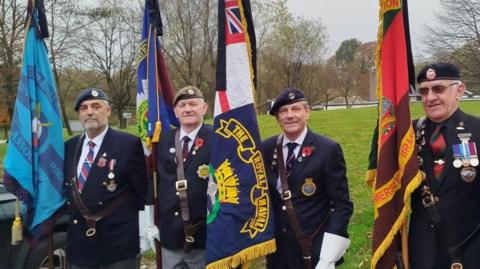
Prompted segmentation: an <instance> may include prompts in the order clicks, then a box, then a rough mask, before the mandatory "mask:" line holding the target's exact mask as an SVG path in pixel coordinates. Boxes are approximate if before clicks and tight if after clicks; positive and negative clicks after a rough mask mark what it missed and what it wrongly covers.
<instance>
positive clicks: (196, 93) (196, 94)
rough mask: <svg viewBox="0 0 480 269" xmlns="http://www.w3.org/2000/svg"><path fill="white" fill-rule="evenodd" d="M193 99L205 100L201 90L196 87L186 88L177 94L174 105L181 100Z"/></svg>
mask: <svg viewBox="0 0 480 269" xmlns="http://www.w3.org/2000/svg"><path fill="white" fill-rule="evenodd" d="M191 98H202V99H203V94H202V92H201V91H200V89H199V88H197V87H195V86H185V87H183V88H182V89H180V90H179V91H178V92H177V93H176V94H175V97H174V98H173V105H174V106H175V105H176V104H177V102H178V101H180V100H183V99H191Z"/></svg>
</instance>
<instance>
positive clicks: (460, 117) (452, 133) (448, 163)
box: [438, 111, 469, 188]
mask: <svg viewBox="0 0 480 269" xmlns="http://www.w3.org/2000/svg"><path fill="white" fill-rule="evenodd" d="M467 121H468V119H467V117H466V115H465V114H464V113H463V112H462V111H458V113H457V115H456V116H455V119H454V122H453V124H452V125H451V126H449V128H451V129H450V130H448V135H447V138H446V139H447V148H446V149H445V165H444V167H443V170H442V174H441V175H440V178H439V180H438V185H439V188H440V185H442V183H443V182H444V181H445V180H446V175H447V174H448V172H449V170H450V169H456V168H455V167H454V166H453V165H452V163H453V149H452V145H454V144H459V143H461V141H460V139H459V138H458V134H459V133H468V132H469V130H466V129H465V130H457V127H458V126H459V122H463V123H464V124H463V125H464V126H466V125H468V124H465V123H466V122H467ZM464 128H465V127H464Z"/></svg>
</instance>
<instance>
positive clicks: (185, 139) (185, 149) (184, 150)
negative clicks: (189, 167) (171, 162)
mask: <svg viewBox="0 0 480 269" xmlns="http://www.w3.org/2000/svg"><path fill="white" fill-rule="evenodd" d="M182 140H183V148H182V158H183V161H186V160H187V157H188V142H190V137H188V136H184V137H183V139H182Z"/></svg>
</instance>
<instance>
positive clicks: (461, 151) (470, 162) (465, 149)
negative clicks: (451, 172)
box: [452, 133, 478, 183]
mask: <svg viewBox="0 0 480 269" xmlns="http://www.w3.org/2000/svg"><path fill="white" fill-rule="evenodd" d="M471 136H472V134H471V133H460V134H458V138H459V139H460V141H461V143H460V144H454V145H452V150H453V158H454V161H453V166H454V167H455V168H462V169H461V170H460V177H461V178H462V180H463V181H465V182H467V183H470V182H472V181H474V180H475V178H476V176H477V170H476V168H475V167H477V166H478V153H477V145H476V144H475V142H472V141H470V138H471Z"/></svg>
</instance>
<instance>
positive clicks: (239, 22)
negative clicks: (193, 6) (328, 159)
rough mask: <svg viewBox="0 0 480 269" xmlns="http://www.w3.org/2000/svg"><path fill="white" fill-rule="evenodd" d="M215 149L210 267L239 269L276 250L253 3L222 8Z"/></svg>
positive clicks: (229, 2) (227, 1)
mask: <svg viewBox="0 0 480 269" xmlns="http://www.w3.org/2000/svg"><path fill="white" fill-rule="evenodd" d="M218 17H219V18H218V31H219V32H218V50H217V51H218V57H217V85H216V93H215V107H214V136H213V144H214V145H215V150H214V151H212V153H211V157H210V159H211V166H210V175H211V176H210V179H209V183H208V190H207V193H208V195H209V199H208V205H209V206H208V217H207V250H206V263H207V268H234V267H237V266H238V265H247V264H248V263H249V261H250V260H252V259H255V258H257V257H260V256H263V255H266V254H269V253H272V252H274V251H275V248H276V246H275V240H274V239H273V238H274V235H273V232H274V230H273V229H274V227H273V217H272V212H271V206H270V198H269V194H268V184H267V178H266V173H265V167H264V163H263V158H262V154H261V152H260V150H259V149H258V146H259V144H260V143H261V141H260V134H259V131H258V124H257V119H256V115H255V107H254V91H255V69H256V67H255V66H256V63H255V62H256V60H255V53H256V49H255V35H254V29H253V22H252V16H251V11H250V3H249V1H248V0H221V1H219V9H218Z"/></svg>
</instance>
